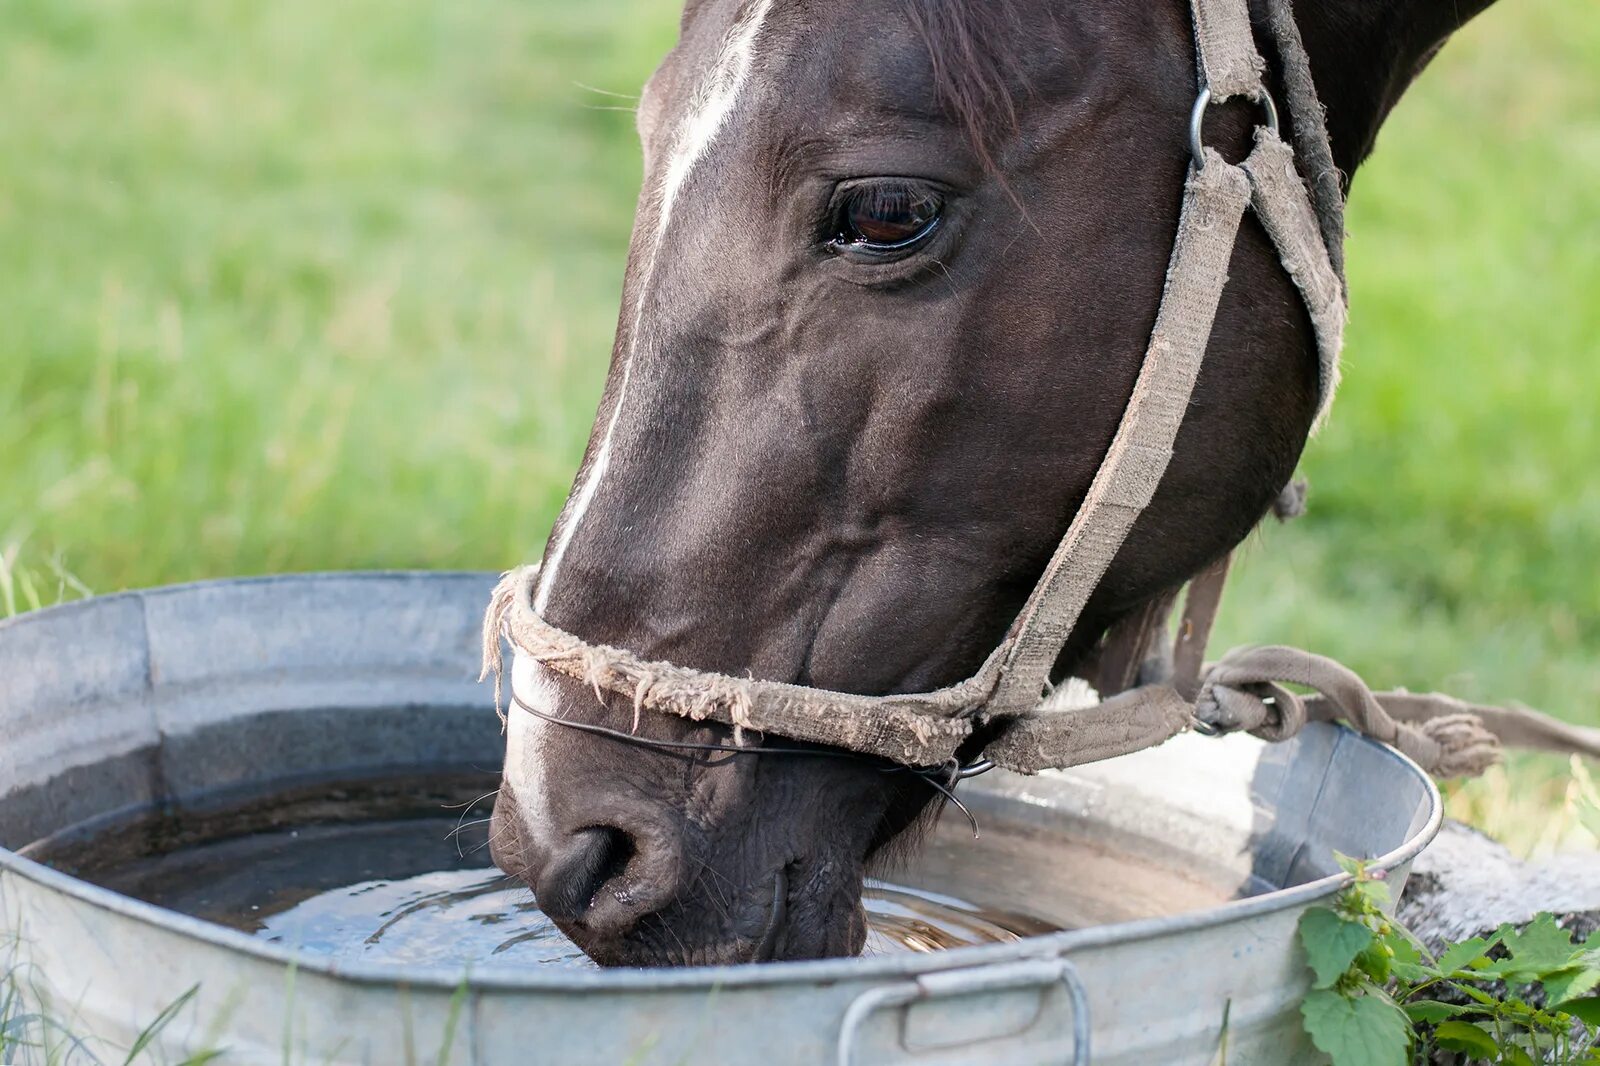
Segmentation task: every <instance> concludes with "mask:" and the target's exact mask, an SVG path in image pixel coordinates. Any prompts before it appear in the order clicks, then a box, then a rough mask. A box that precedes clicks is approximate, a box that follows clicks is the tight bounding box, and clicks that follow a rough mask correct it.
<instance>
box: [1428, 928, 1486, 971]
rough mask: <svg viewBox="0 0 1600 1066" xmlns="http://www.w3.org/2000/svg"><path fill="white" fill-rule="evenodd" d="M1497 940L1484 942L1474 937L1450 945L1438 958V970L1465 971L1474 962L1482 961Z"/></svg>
mask: <svg viewBox="0 0 1600 1066" xmlns="http://www.w3.org/2000/svg"><path fill="white" fill-rule="evenodd" d="M1499 940H1500V938H1499V937H1495V938H1494V939H1492V940H1485V939H1484V938H1483V937H1481V936H1475V937H1472V938H1471V939H1470V940H1463V941H1461V943H1459V944H1451V945H1450V946H1449V947H1447V948H1445V950H1444V954H1443V955H1440V956H1439V969H1441V970H1443V971H1444V972H1445V973H1455V972H1456V971H1457V970H1465V969H1466V968H1467V967H1468V966H1470V965H1472V964H1473V963H1474V962H1477V961H1478V960H1479V959H1482V958H1483V957H1484V956H1485V955H1486V954H1487V953H1488V951H1489V949H1490V948H1492V947H1494V946H1495V944H1497V943H1499Z"/></svg>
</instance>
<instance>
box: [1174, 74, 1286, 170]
mask: <svg viewBox="0 0 1600 1066" xmlns="http://www.w3.org/2000/svg"><path fill="white" fill-rule="evenodd" d="M1251 99H1253V100H1255V102H1256V103H1258V104H1260V105H1261V111H1262V114H1263V115H1264V116H1265V117H1266V120H1267V129H1269V130H1271V131H1272V132H1273V133H1277V132H1278V105H1277V104H1275V103H1273V102H1272V94H1271V93H1269V92H1267V90H1266V89H1262V90H1260V91H1259V92H1257V93H1255V94H1253V95H1252V97H1251ZM1210 106H1211V86H1209V85H1205V86H1201V88H1200V95H1199V96H1197V97H1195V98H1194V110H1193V111H1191V112H1189V156H1190V158H1192V159H1193V160H1194V168H1195V169H1196V170H1204V169H1205V166H1206V146H1205V140H1204V137H1205V124H1206V108H1208V107H1210Z"/></svg>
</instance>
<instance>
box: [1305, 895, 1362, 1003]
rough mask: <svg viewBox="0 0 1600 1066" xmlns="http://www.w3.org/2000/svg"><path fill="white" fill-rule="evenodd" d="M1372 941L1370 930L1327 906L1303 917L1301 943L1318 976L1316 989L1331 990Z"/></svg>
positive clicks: (1315, 908)
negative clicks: (1342, 916)
mask: <svg viewBox="0 0 1600 1066" xmlns="http://www.w3.org/2000/svg"><path fill="white" fill-rule="evenodd" d="M1373 939H1374V938H1373V933H1372V930H1371V929H1368V928H1367V927H1366V926H1364V925H1362V924H1361V923H1360V922H1352V921H1349V920H1348V919H1345V918H1341V917H1340V916H1339V915H1337V914H1335V913H1334V912H1333V911H1331V910H1329V909H1328V908H1327V907H1312V908H1311V909H1310V910H1308V911H1306V912H1305V913H1304V914H1302V915H1301V916H1300V943H1301V945H1302V946H1303V947H1304V948H1305V949H1306V962H1307V963H1308V964H1309V965H1310V966H1311V970H1312V972H1313V973H1315V974H1316V982H1315V986H1316V987H1317V988H1331V987H1332V986H1333V983H1334V982H1335V981H1337V980H1338V979H1339V978H1340V977H1342V976H1343V975H1344V972H1345V971H1346V970H1348V969H1349V968H1350V964H1351V963H1352V962H1354V961H1355V959H1356V956H1357V955H1359V954H1361V953H1362V952H1363V951H1365V950H1366V949H1367V948H1368V947H1369V946H1370V945H1371V944H1372V942H1373Z"/></svg>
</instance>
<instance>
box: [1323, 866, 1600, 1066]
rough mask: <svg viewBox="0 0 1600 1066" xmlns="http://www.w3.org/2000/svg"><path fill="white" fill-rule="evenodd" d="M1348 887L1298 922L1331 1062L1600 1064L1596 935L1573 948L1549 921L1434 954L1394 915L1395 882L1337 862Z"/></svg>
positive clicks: (1375, 1065) (1394, 1065)
mask: <svg viewBox="0 0 1600 1066" xmlns="http://www.w3.org/2000/svg"><path fill="white" fill-rule="evenodd" d="M1340 863H1341V864H1342V865H1343V866H1344V868H1345V871H1346V872H1347V873H1348V874H1349V875H1350V878H1351V883H1350V885H1349V887H1348V888H1346V889H1345V890H1344V891H1343V892H1341V893H1340V894H1339V896H1338V898H1337V899H1336V900H1335V901H1334V903H1333V905H1332V906H1329V907H1313V908H1312V909H1310V910H1308V911H1307V912H1306V913H1305V914H1304V915H1302V916H1301V919H1300V943H1301V945H1302V946H1303V947H1304V948H1305V952H1306V961H1307V963H1308V965H1309V966H1310V968H1311V972H1312V989H1311V991H1310V993H1308V994H1307V996H1306V998H1305V1001H1304V1002H1303V1003H1302V1004H1301V1007H1300V1013H1301V1018H1302V1019H1303V1022H1304V1025H1305V1030H1306V1033H1307V1035H1309V1036H1310V1037H1311V1041H1312V1043H1314V1044H1315V1045H1316V1046H1317V1047H1318V1049H1320V1050H1321V1051H1323V1052H1325V1053H1326V1054H1327V1055H1328V1056H1329V1057H1330V1058H1332V1060H1333V1062H1334V1066H1410V1064H1426V1063H1429V1062H1432V1061H1433V1060H1434V1055H1435V1053H1436V1052H1439V1051H1446V1052H1453V1053H1456V1054H1457V1055H1461V1056H1465V1058H1466V1059H1467V1060H1468V1061H1472V1062H1487V1063H1497V1064H1505V1066H1533V1064H1534V1063H1555V1064H1557V1066H1600V1047H1596V1046H1593V1045H1592V1044H1591V1046H1588V1047H1587V1049H1585V1048H1584V1047H1583V1046H1582V1044H1583V1043H1584V1042H1583V1041H1577V1042H1575V1040H1574V1036H1575V1034H1581V1032H1582V1031H1583V1029H1584V1027H1588V1030H1589V1033H1590V1034H1591V1039H1592V1036H1593V1034H1594V1033H1596V1032H1600V935H1596V936H1591V937H1590V938H1589V940H1588V941H1587V942H1585V943H1583V944H1575V943H1574V942H1573V940H1572V934H1571V933H1569V932H1568V931H1567V930H1565V929H1562V928H1561V927H1560V926H1558V925H1557V924H1556V922H1555V919H1554V918H1552V917H1551V916H1550V915H1548V914H1542V915H1540V916H1539V917H1538V918H1537V919H1535V920H1534V921H1533V922H1532V923H1530V924H1529V925H1527V926H1526V927H1524V928H1521V929H1518V928H1516V927H1514V926H1510V925H1506V926H1502V927H1501V928H1500V929H1498V930H1496V931H1495V933H1494V935H1492V936H1489V937H1473V938H1471V939H1469V940H1463V941H1461V942H1460V943H1458V944H1450V945H1447V946H1446V947H1445V950H1444V951H1442V952H1441V953H1440V954H1439V955H1438V956H1434V955H1433V954H1432V953H1431V952H1429V951H1428V949H1427V948H1426V947H1425V946H1424V945H1423V944H1422V942H1421V941H1419V940H1418V939H1417V938H1416V937H1415V936H1413V935H1412V934H1411V932H1410V931H1409V930H1407V929H1406V928H1405V927H1404V926H1402V925H1401V924H1400V923H1399V922H1397V921H1396V920H1395V919H1394V918H1393V917H1392V916H1391V915H1390V914H1389V906H1390V903H1391V899H1390V893H1389V886H1388V885H1386V884H1385V883H1384V882H1383V879H1382V875H1381V874H1379V873H1374V872H1373V871H1370V870H1369V869H1368V868H1367V866H1366V864H1365V863H1363V862H1360V861H1358V860H1353V859H1346V858H1344V857H1342V856H1341V857H1340Z"/></svg>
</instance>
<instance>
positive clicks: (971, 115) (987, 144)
mask: <svg viewBox="0 0 1600 1066" xmlns="http://www.w3.org/2000/svg"><path fill="white" fill-rule="evenodd" d="M904 3H905V10H906V15H907V17H908V18H909V19H910V21H911V25H912V26H913V27H914V28H915V29H916V31H917V33H918V34H919V35H920V36H921V37H922V39H923V43H924V44H925V45H926V46H927V49H928V58H929V60H930V61H931V64H932V70H933V81H934V91H935V93H936V94H937V96H938V101H939V104H940V106H941V107H943V108H944V110H945V112H946V113H947V114H948V115H949V116H950V117H951V118H952V119H954V120H955V121H957V122H959V123H960V124H961V125H962V126H963V127H964V128H965V129H966V131H967V136H968V138H969V139H970V140H971V142H972V147H973V149H974V151H975V152H976V153H977V155H978V160H979V162H980V163H982V164H983V167H984V169H986V170H990V171H993V170H996V169H997V168H996V166H995V161H994V158H993V155H992V152H991V148H992V146H993V145H994V143H995V141H996V139H997V138H998V137H999V136H1000V135H1002V134H1004V133H1009V132H1012V131H1014V130H1015V129H1016V128H1017V103H1016V87H1017V86H1016V83H1017V81H1018V78H1017V73H1016V71H1014V70H1013V69H1011V67H1012V64H1010V63H1009V62H1008V58H1007V56H1006V55H1005V54H1004V53H1003V51H1002V47H1003V42H1005V41H1006V40H1008V39H1010V36H1009V35H1010V34H1011V33H1013V32H1016V31H1017V30H1019V29H1020V28H1022V27H1023V21H1022V19H1021V17H1020V15H1019V14H1018V12H1017V10H1016V7H1015V6H1014V4H1013V0H904Z"/></svg>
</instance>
